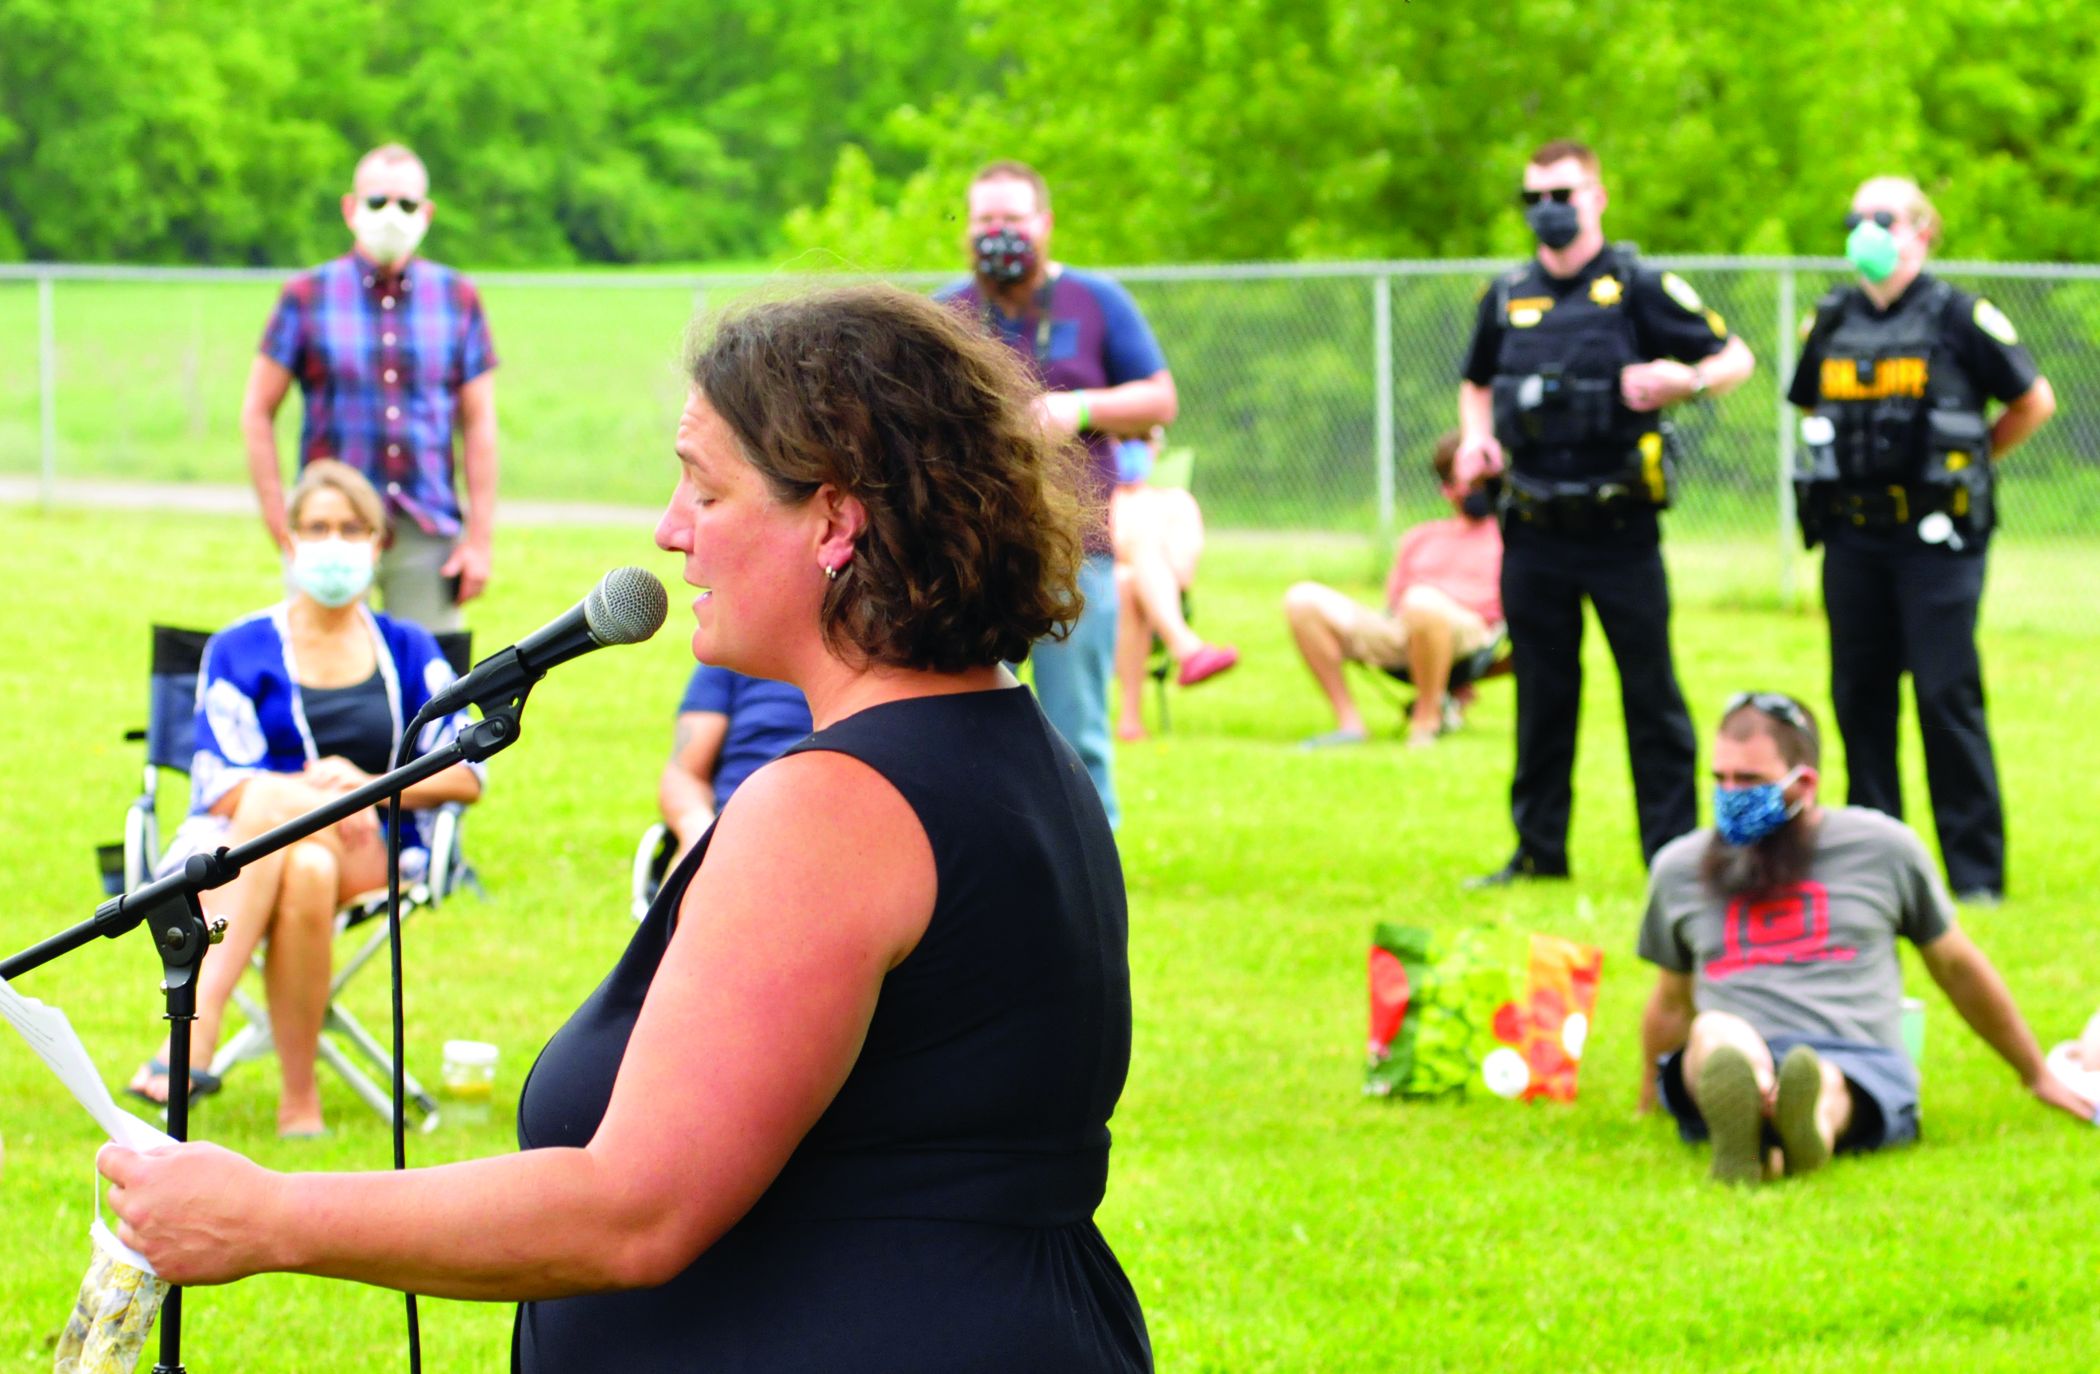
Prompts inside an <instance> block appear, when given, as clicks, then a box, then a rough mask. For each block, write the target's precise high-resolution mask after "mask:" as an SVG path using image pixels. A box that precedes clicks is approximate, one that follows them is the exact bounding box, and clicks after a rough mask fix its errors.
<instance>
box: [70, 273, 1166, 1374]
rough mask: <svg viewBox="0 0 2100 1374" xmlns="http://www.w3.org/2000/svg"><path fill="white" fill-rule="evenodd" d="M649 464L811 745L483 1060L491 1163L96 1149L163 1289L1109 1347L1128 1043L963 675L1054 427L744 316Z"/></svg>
mask: <svg viewBox="0 0 2100 1374" xmlns="http://www.w3.org/2000/svg"><path fill="white" fill-rule="evenodd" d="M692 381H693V387H692V392H691V395H690V398H689V400H688V402H687V405H686V408H685V412H684V414H683V415H682V416H681V417H680V420H679V426H678V437H677V454H678V464H679V469H678V486H677V490H676V491H675V493H674V494H673V496H672V500H671V505H670V508H669V509H668V510H667V511H666V512H665V513H664V517H663V519H662V520H661V522H659V524H658V526H657V531H656V539H657V543H658V544H659V545H660V546H661V547H663V548H664V549H667V550H671V551H675V552H677V553H680V554H682V555H683V556H684V559H685V580H686V581H687V582H689V583H691V584H692V585H694V586H695V587H698V588H700V589H701V592H700V595H699V596H698V598H697V599H696V600H695V601H694V603H693V610H694V617H695V620H696V622H697V623H696V627H695V629H694V632H693V650H694V653H695V654H696V656H698V657H699V658H700V659H702V660H704V661H706V662H709V663H715V664H720V665H723V666H725V667H729V668H733V669H735V670H737V671H739V672H742V673H746V674H750V675H752V676H756V677H764V678H773V679H778V680H782V681H786V682H790V683H793V684H794V685H795V686H797V687H799V688H801V689H802V691H803V693H804V694H805V695H806V696H807V697H808V699H809V705H810V711H811V716H812V718H813V720H814V723H815V726H816V729H815V733H813V734H812V735H811V736H810V737H809V738H808V739H806V740H804V741H803V742H802V743H801V744H800V745H798V746H796V747H795V748H794V749H792V750H790V751H789V752H788V753H787V754H785V755H783V756H782V757H781V758H780V759H778V760H776V761H775V762H773V763H771V764H768V765H767V766H765V767H764V768H762V769H760V770H759V771H758V772H757V773H755V774H754V775H753V776H752V777H751V778H750V780H748V781H747V782H746V783H745V784H744V785H743V786H742V787H740V788H739V789H738V790H737V793H736V796H735V797H734V798H732V799H731V801H730V803H729V805H728V806H726V807H725V808H724V809H723V811H722V813H721V815H720V817H719V818H718V819H717V820H716V822H715V824H714V825H713V826H712V827H711V828H710V829H709V831H708V832H707V834H706V835H705V836H704V837H703V838H702V839H701V840H700V842H699V843H697V844H696V845H695V846H694V847H693V849H692V851H691V852H690V853H688V854H687V855H686V856H685V858H684V859H683V860H681V861H680V863H679V864H678V866H677V867H676V868H675V869H674V870H673V872H672V873H671V875H670V877H669V878H668V879H667V880H666V881H665V883H664V885H663V889H662V891H661V893H660V894H659V895H658V897H657V900H656V902H655V904H654V906H653V907H652V908H651V910H650V912H649V914H648V916H647V918H646V919H645V920H644V921H643V923H642V925H641V926H640V928H639V929H638V930H637V931H636V933H635V936H634V939H633V941H632V943H631V944H630V945H629V947H628V949H627V951H626V953H625V954H624V955H623V956H622V957H621V959H620V960H619V962H618V964H617V965H616V966H615V967H614V968H613V970H612V971H611V973H610V974H608V975H607V977H606V979H605V981H604V982H603V983H602V984H600V986H599V987H598V989H597V991H595V992H594V993H592V994H591V996H590V997H589V998H588V999H587V1000H586V1001H585V1003H584V1004H583V1006H582V1007H581V1008H579V1009H578V1011H577V1012H576V1013H575V1015H574V1016H573V1017H572V1018H571V1019H570V1020H569V1022H568V1024H567V1025H565V1026H563V1027H562V1028H561V1029H560V1030H559V1031H557V1032H556V1033H555V1035H554V1037H553V1039H552V1040H551V1041H549V1042H548V1045H547V1047H546V1049H545V1050H544V1051H543V1052H542V1053H541V1055H540V1059H539V1062H538V1063H537V1064H536V1065H535V1066H534V1068H533V1071H532V1075H531V1077H530V1079H529V1080H528V1082H527V1083H526V1085H525V1088H524V1091H523V1094H522V1096H521V1099H520V1102H519V1108H518V1134H519V1143H520V1144H521V1145H522V1146H523V1147H524V1148H523V1149H522V1150H521V1151H520V1152H519V1153H517V1154H514V1155H509V1156H505V1157H501V1158H496V1159H487V1160H478V1161H472V1162H468V1163H462V1164H453V1165H446V1166H443V1167H439V1168H431V1169H418V1170H410V1171H407V1172H402V1173H373V1174H330V1175H301V1174H278V1173H272V1172H269V1171H267V1170H264V1169H261V1168H259V1167H257V1166H256V1165H254V1164H252V1163H250V1162H249V1161H247V1160H245V1159H243V1158H241V1157H239V1156H237V1155H234V1154H232V1153H229V1152H227V1151H225V1150H223V1149H219V1148H216V1147H213V1146H210V1145H202V1144H191V1145H182V1146H174V1147H168V1148H164V1149H161V1150H156V1151H153V1152H151V1153H149V1154H136V1153H133V1152H131V1151H128V1150H123V1149H120V1148H118V1147H115V1146H109V1147H105V1149H104V1151H103V1156H102V1163H101V1167H102V1170H103V1172H104V1174H105V1175H107V1176H108V1178H109V1179H110V1180H111V1182H112V1183H113V1184H114V1185H115V1186H114V1187H112V1189H111V1190H110V1198H111V1203H112V1206H113V1208H114V1210H115V1211H116V1212H117V1214H118V1216H119V1217H120V1218H121V1226H120V1229H119V1234H120V1235H121V1236H122V1238H123V1239H124V1240H125V1241H127V1242H128V1243H130V1244H132V1245H134V1246H136V1247H137V1248H139V1249H140V1250H142V1251H143V1252H144V1253H145V1254H146V1256H147V1257H148V1258H149V1259H150V1260H152V1261H153V1263H154V1265H155V1266H156V1268H158V1269H159V1270H160V1272H161V1273H162V1274H163V1275H164V1276H165V1277H167V1278H169V1279H170V1280H171V1281H174V1282H177V1283H185V1284H198V1283H216V1282H225V1281H228V1280H232V1279H237V1278H240V1277H243V1276H245V1275H248V1274H253V1273H257V1272H261V1271H266V1270H288V1271H294V1272H301V1273H309V1274H319V1275H329V1276H335V1277H341V1278H349V1279H356V1280H359V1281H362V1282H367V1283H374V1284H381V1285H386V1286H389V1287H395V1288H401V1289H406V1290H409V1291H412V1292H418V1293H427V1294H434V1295H438V1296H444V1297H452V1298H482V1299H509V1300H519V1301H520V1302H521V1304H522V1305H521V1307H520V1309H519V1316H518V1323H517V1332H516V1338H515V1342H516V1344H515V1351H514V1355H515V1361H516V1364H517V1366H518V1367H519V1368H521V1369H524V1370H566V1369H580V1368H611V1369H622V1370H655V1369H738V1370H788V1369H796V1370H800V1369H834V1370H866V1371H878V1370H896V1371H900V1372H901V1371H913V1374H934V1372H935V1371H944V1370H983V1369H999V1370H1004V1371H1027V1370H1041V1371H1046V1372H1048V1371H1058V1372H1059V1374H1065V1372H1067V1371H1095V1370H1102V1371H1125V1370H1144V1369H1149V1368H1150V1367H1151V1353H1150V1345H1149V1341H1148V1339H1147V1336H1146V1333H1145V1325H1144V1318H1143V1315H1142V1314H1141V1312H1140V1311H1139V1308H1138V1303H1137V1298H1136V1295H1135V1294H1134V1292H1133V1291H1132V1289H1131V1286H1130V1284H1129V1283H1128V1281H1127V1280H1126V1279H1125V1278H1124V1276H1123V1273H1122V1270H1121V1268H1120V1267H1119V1266H1118V1265H1117V1263H1116V1259H1115V1256H1114V1254H1112V1253H1111V1252H1110V1250H1109V1248H1108V1246H1107V1244H1106V1242H1105V1241H1104V1240H1103V1239H1102V1237H1101V1234H1100V1232H1099V1231H1098V1230H1096V1229H1095V1226H1094V1223H1093V1213H1094V1209H1095V1207H1096V1206H1097V1205H1098V1204H1099V1203H1100V1201H1101V1198H1102V1195H1103V1192H1104V1189H1105V1187H1106V1184H1107V1178H1108V1153H1109V1132H1108V1125H1107V1123H1108V1118H1109V1115H1110V1114H1111V1112H1112V1111H1113V1110H1114V1108H1115V1104H1116V1099H1117V1097H1118V1095H1119V1094H1120V1093H1121V1091H1122V1086H1123V1080H1124V1076H1125V1073H1126V1071H1127V1069H1128V1066H1129V1058H1130V987H1129V967H1128V960H1127V955H1126V919H1125V911H1124V894H1123V883H1122V877H1121V871H1120V867H1119V863H1118V860H1117V855H1116V850H1115V843H1114V840H1113V839H1112V838H1111V835H1110V832H1109V829H1108V823H1107V819H1106V817H1105V816H1104V814H1103V812H1102V807H1101V802H1100V799H1099V797H1098V795H1097V794H1096V792H1095V791H1094V788H1093V786H1092V784H1091V783H1090V782H1089V781H1088V778H1087V774H1086V771H1085V769H1084V768H1083V767H1082V766H1081V764H1080V762H1079V759H1078V757H1077V756H1076V755H1075V754H1074V753H1073V752H1072V750H1071V748H1070V747H1069V746H1068V745H1066V744H1065V743H1064V741H1063V740H1062V739H1061V738H1060V737H1059V736H1058V735H1057V734H1056V732H1055V731H1053V730H1052V729H1051V728H1050V726H1049V724H1048V723H1047V722H1046V721H1045V719H1044V717H1043V715H1042V712H1041V711H1040V710H1039V709H1038V707H1037V706H1036V703H1035V700H1034V698H1033V697H1032V696H1031V695H1030V694H1029V693H1028V692H1027V691H1026V690H1025V689H1024V688H1022V687H1020V686H1018V685H1017V684H1016V683H1015V682H1014V680H1013V678H1012V677H1011V676H1010V675H1009V674H1008V673H1007V671H1006V669H1005V668H1004V667H1003V666H1002V665H1003V664H1004V663H1006V662H1011V661H1014V660H1018V659H1020V658H1022V657H1023V656H1025V655H1026V653H1027V651H1028V646H1029V645H1030V644H1032V643H1033V642H1034V641H1036V640H1037V639H1039V638H1041V637H1043V636H1044V635H1046V634H1052V633H1056V632H1058V631H1059V630H1060V629H1061V628H1062V627H1066V626H1069V624H1070V623H1071V621H1072V619H1073V618H1074V617H1075V616H1076V615H1077V614H1078V613H1079V610H1080V598H1079V595H1078V593H1077V590H1076V587H1075V578H1076V574H1077V570H1078V567H1079V564H1080V561H1081V559H1082V558H1083V556H1084V550H1083V547H1082V539H1081V530H1082V525H1081V512H1080V510H1079V508H1078V507H1079V501H1080V500H1081V498H1080V497H1079V496H1078V495H1077V494H1076V493H1078V492H1079V491H1080V490H1081V489H1082V488H1081V486H1080V484H1079V483H1078V482H1077V480H1076V473H1077V470H1078V469H1077V454H1076V452H1073V451H1071V450H1070V449H1069V448H1068V447H1065V446H1062V445H1061V444H1060V441H1058V440H1055V439H1053V438H1051V437H1049V436H1046V435H1045V434H1044V432H1043V431H1042V429H1041V428H1040V427H1039V426H1038V424H1037V423H1036V421H1035V420H1034V419H1033V417H1032V414H1031V411H1030V409H1029V404H1028V403H1029V398H1030V391H1031V388H1032V383H1029V382H1028V381H1027V380H1026V379H1025V377H1024V375H1023V374H1022V372H1021V371H1020V370H1019V368H1018V366H1017V364H1015V363H1014V361H1013V360H1012V357H1011V355H1010V354H1009V353H1008V352H1007V351H1006V350H1005V349H1003V348H1002V347H1000V346H999V344H998V343H997V342H995V341H993V340H990V339H985V338H980V337H979V336H978V335H977V334H976V332H975V331H974V330H972V329H971V328H970V327H969V323H968V322H967V321H965V320H961V319H959V318H958V317H956V316H954V315H953V314H952V312H949V311H946V310H944V309H942V308H941V307H940V306H938V305H936V304H933V303H932V302H929V301H926V300H923V299H921V298H919V297H916V296H912V295H908V294H906V293H903V292H899V291H896V290H892V289H889V288H883V287H863V288H853V289H848V290H843V291H835V292H827V293H824V294H820V295H813V296H809V297H806V298H802V299H797V300H791V301H781V302H774V303H770V304H765V305H761V306H757V307H755V308H752V309H750V310H748V311H746V312H744V313H742V314H740V315H738V316H735V317H733V318H731V319H729V320H727V321H726V322H725V323H723V324H721V325H720V326H719V328H718V329H716V331H715V332H714V334H713V335H712V337H711V338H710V339H708V340H707V341H706V342H705V343H704V344H703V345H702V346H700V347H699V348H698V349H697V350H696V355H695V358H694V361H693V363H692Z"/></svg>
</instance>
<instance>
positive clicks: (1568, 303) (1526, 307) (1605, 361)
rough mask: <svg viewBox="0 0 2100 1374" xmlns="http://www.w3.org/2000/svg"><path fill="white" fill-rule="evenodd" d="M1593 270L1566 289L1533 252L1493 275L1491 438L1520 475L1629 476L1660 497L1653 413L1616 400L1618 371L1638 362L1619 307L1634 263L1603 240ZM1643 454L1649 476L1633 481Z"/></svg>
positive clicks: (1626, 302) (1613, 479) (1597, 479)
mask: <svg viewBox="0 0 2100 1374" xmlns="http://www.w3.org/2000/svg"><path fill="white" fill-rule="evenodd" d="M1595 269H1596V270H1595V271H1594V273H1589V274H1586V275H1587V276H1588V280H1587V281H1586V282H1585V283H1582V284H1578V285H1576V286H1575V287H1573V288H1572V289H1566V288H1565V284H1564V283H1559V282H1556V281H1555V279H1553V278H1551V277H1549V276H1548V275H1547V273H1546V269H1545V268H1544V267H1543V266H1541V265H1540V264H1539V263H1538V262H1537V261H1536V260H1533V261H1532V262H1531V263H1529V264H1527V265H1526V266H1524V267H1522V268H1520V269H1518V270H1517V271H1514V272H1509V273H1505V274H1504V275H1503V276H1501V277H1500V278H1498V279H1497V280H1496V282H1495V286H1494V292H1495V313H1496V317H1497V321H1498V323H1499V324H1500V325H1501V326H1502V344H1501V349H1500V351H1499V352H1498V353H1497V354H1496V359H1495V380H1494V383H1493V391H1494V399H1495V437H1496V438H1497V439H1498V440H1500V441H1501V443H1502V447H1503V449H1504V450H1505V451H1506V452H1507V453H1508V454H1509V457H1510V466H1511V468H1512V469H1513V470H1514V471H1515V472H1516V473H1517V474H1518V475H1520V476H1525V477H1532V478H1537V479H1543V480H1547V481H1555V482H1570V481H1572V482H1581V483H1586V484H1589V485H1593V486H1595V485H1602V484H1607V483H1626V482H1628V481H1629V478H1631V479H1634V480H1633V482H1632V485H1633V486H1634V488H1635V489H1636V490H1639V491H1641V492H1643V493H1644V494H1645V495H1647V496H1648V497H1649V498H1650V499H1651V501H1652V504H1655V505H1663V504H1665V503H1666V500H1667V497H1666V495H1665V494H1664V493H1663V492H1662V491H1661V490H1659V488H1660V487H1661V485H1662V480H1661V477H1660V454H1661V435H1660V433H1659V423H1660V422H1659V419H1658V417H1657V416H1656V415H1654V414H1641V413H1639V412H1636V411H1633V410H1629V409H1628V408H1627V407H1626V405H1625V403H1624V402H1623V401H1621V400H1620V399H1619V370H1620V369H1621V368H1623V367H1625V366H1626V365H1628V364H1629V363H1637V362H1640V361H1642V357H1641V352H1640V347H1639V343H1638V341H1637V340H1636V338H1635V336H1634V329H1633V318H1632V315H1631V314H1630V313H1629V312H1630V309H1631V300H1632V295H1633V278H1634V273H1635V272H1636V271H1637V270H1638V262H1637V260H1636V259H1635V258H1634V257H1633V255H1632V254H1631V253H1629V252H1627V251H1625V250H1624V249H1620V248H1606V249H1604V250H1603V251H1602V252H1601V253H1600V254H1599V258H1598V262H1597V263H1596V265H1595ZM1555 285H1561V286H1563V288H1564V289H1566V294H1565V295H1558V296H1556V294H1555V292H1554V290H1553V287H1554V286H1555ZM1648 435H1654V436H1655V438H1653V439H1647V440H1646V441H1645V443H1644V436H1648ZM1644 459H1648V460H1650V461H1648V462H1647V463H1646V464H1645V466H1647V467H1650V468H1654V469H1655V471H1656V476H1655V480H1654V482H1653V483H1652V484H1651V483H1648V482H1646V481H1643V480H1641V472H1642V468H1643V466H1644V462H1643V460H1644ZM1650 485H1652V486H1654V487H1656V488H1658V490H1655V491H1652V492H1649V491H1648V490H1647V488H1648V487H1649V486H1650Z"/></svg>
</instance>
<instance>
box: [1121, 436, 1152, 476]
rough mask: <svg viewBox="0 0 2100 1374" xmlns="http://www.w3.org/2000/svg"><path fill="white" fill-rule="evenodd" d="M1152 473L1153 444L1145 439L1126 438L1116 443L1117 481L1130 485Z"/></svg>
mask: <svg viewBox="0 0 2100 1374" xmlns="http://www.w3.org/2000/svg"><path fill="white" fill-rule="evenodd" d="M1151 475H1152V445H1150V444H1148V443H1146V442H1145V441H1144V440H1143V439H1124V440H1122V441H1121V442H1120V443H1118V444H1117V445H1116V481H1118V482H1120V483H1122V484H1123V485H1125V486H1128V485H1129V484H1130V483H1132V482H1142V481H1144V480H1145V479H1146V478H1147V477H1150V476H1151Z"/></svg>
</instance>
